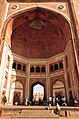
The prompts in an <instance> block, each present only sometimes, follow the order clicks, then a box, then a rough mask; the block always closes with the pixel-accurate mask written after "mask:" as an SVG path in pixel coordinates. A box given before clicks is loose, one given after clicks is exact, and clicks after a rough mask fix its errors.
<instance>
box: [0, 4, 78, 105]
mask: <svg viewBox="0 0 79 119" xmlns="http://www.w3.org/2000/svg"><path fill="white" fill-rule="evenodd" d="M58 5H59V3H58V4H55V5H54V7H53V8H50V7H43V6H42V5H40V7H39V5H36V4H35V6H33V7H32V6H30V7H29V8H28V9H27V8H25V7H24V8H23V9H21V8H20V7H17V6H18V5H16V6H12V4H9V9H8V16H7V19H6V21H5V23H4V26H3V30H2V38H3V41H2V42H1V45H2V50H1V68H2V72H1V74H3V76H2V75H1V80H2V83H1V92H0V93H2V92H3V91H5V92H6V95H7V99H8V103H12V104H13V102H14V100H16V95H19V96H20V98H19V99H20V100H19V103H20V102H21V104H24V103H25V99H26V98H27V99H28V100H29V102H30V101H31V100H32V99H33V98H34V99H35V97H34V93H33V88H34V87H35V86H37V85H38V86H40V87H41V88H40V89H42V88H43V90H44V91H43V97H42V98H44V100H45V101H48V98H49V96H52V97H53V96H54V97H55V96H56V93H57V92H58V91H59V90H60V92H63V93H62V96H63V95H65V97H66V98H67V101H69V98H70V96H71V95H70V92H71V93H72V96H73V97H76V98H78V93H77V92H78V84H77V78H78V77H77V72H75V71H76V63H75V57H74V49H73V42H72V41H73V37H72V36H73V35H72V32H71V31H72V30H71V29H72V28H70V23H69V22H70V21H69V18H68V13H67V8H66V5H65V4H64V6H63V7H64V9H63V8H62V9H63V10H64V12H63V10H62V11H61V12H59V11H58V10H57V9H55V8H58ZM49 6H50V5H49ZM15 7H16V8H17V10H16V8H15ZM60 9H61V6H60ZM66 18H67V19H66ZM4 57H5V58H4ZM72 64H73V65H72ZM71 70H72V71H71ZM74 77H75V80H74ZM8 82H9V83H8ZM3 84H5V85H3ZM16 84H17V85H16ZM18 85H19V86H20V87H18ZM40 89H39V90H40ZM41 95H42V94H41ZM39 98H40V96H39ZM36 99H37V98H36Z"/></svg>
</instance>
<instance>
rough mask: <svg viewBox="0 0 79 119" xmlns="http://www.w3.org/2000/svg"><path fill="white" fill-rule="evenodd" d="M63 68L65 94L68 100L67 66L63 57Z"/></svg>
mask: <svg viewBox="0 0 79 119" xmlns="http://www.w3.org/2000/svg"><path fill="white" fill-rule="evenodd" d="M63 68H64V79H65V91H66V96H67V101H69V87H68V77H67V67H66V60H65V57H64V59H63Z"/></svg>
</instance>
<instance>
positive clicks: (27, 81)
mask: <svg viewBox="0 0 79 119" xmlns="http://www.w3.org/2000/svg"><path fill="white" fill-rule="evenodd" d="M26 75H27V76H26V91H25V98H28V99H29V98H30V97H29V96H30V95H29V93H30V92H29V80H30V64H29V63H28V64H27V74H26Z"/></svg>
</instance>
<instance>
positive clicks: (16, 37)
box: [11, 7, 71, 58]
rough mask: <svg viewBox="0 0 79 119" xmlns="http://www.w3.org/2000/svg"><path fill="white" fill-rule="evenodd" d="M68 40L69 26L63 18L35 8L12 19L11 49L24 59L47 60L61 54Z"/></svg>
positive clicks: (69, 36)
mask: <svg viewBox="0 0 79 119" xmlns="http://www.w3.org/2000/svg"><path fill="white" fill-rule="evenodd" d="M70 38H71V33H70V28H69V24H68V22H67V21H66V20H65V18H64V17H62V16H61V15H60V14H58V13H55V12H53V11H50V10H46V9H44V8H38V7H37V8H34V9H31V10H29V11H27V12H24V13H22V14H19V15H18V16H16V17H15V18H14V21H13V25H12V35H11V43H12V44H11V48H12V52H14V53H16V54H19V55H22V56H24V57H26V58H49V57H51V56H54V55H56V54H59V53H62V52H63V51H64V50H65V48H66V45H67V43H68V42H69V40H70Z"/></svg>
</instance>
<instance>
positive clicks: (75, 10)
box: [69, 0, 79, 76]
mask: <svg viewBox="0 0 79 119" xmlns="http://www.w3.org/2000/svg"><path fill="white" fill-rule="evenodd" d="M69 10H70V15H71V22H72V28H73V36H74V37H73V45H74V52H75V58H76V64H77V70H78V76H79V51H78V49H79V0H69Z"/></svg>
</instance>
